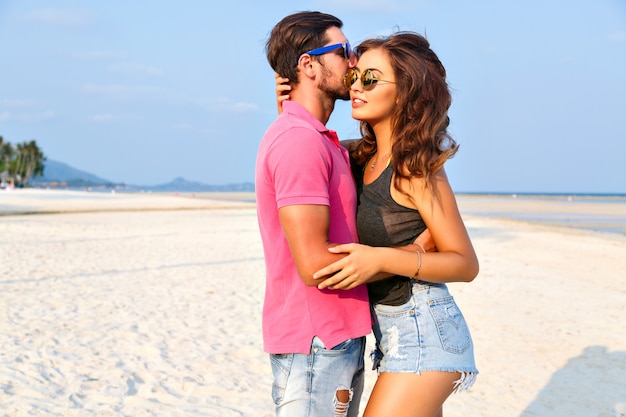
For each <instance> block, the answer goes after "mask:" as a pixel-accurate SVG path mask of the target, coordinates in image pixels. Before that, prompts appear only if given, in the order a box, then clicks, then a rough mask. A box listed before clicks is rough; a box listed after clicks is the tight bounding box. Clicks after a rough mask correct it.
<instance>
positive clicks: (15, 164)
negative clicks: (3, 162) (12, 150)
mask: <svg viewBox="0 0 626 417" xmlns="http://www.w3.org/2000/svg"><path fill="white" fill-rule="evenodd" d="M45 160H46V157H45V155H44V154H43V152H42V151H41V149H39V147H38V146H37V142H35V141H34V140H31V141H30V142H23V143H18V144H17V158H15V159H14V160H12V161H11V162H10V164H9V165H10V167H9V173H10V174H13V176H14V177H15V179H16V180H17V182H18V183H19V184H21V185H22V186H26V185H28V181H29V180H30V178H31V177H33V176H35V175H43V170H44V164H43V163H44V161H45Z"/></svg>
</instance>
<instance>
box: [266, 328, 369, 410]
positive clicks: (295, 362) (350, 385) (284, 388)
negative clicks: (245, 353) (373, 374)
mask: <svg viewBox="0 0 626 417" xmlns="http://www.w3.org/2000/svg"><path fill="white" fill-rule="evenodd" d="M364 353H365V337H361V338H357V339H349V340H346V341H345V342H343V343H341V344H339V345H337V346H335V347H333V348H331V349H326V347H325V346H324V344H323V343H322V341H321V340H320V339H319V338H317V337H315V338H313V341H312V343H311V352H310V353H309V354H308V355H303V354H298V353H287V354H280V355H276V354H271V355H270V360H271V363H272V373H273V375H274V383H273V385H272V398H273V399H274V404H275V405H276V416H277V417H326V416H327V417H357V416H358V414H359V402H360V401H361V395H362V394H363V385H364V378H365V375H364V367H365V361H364V358H363V355H364Z"/></svg>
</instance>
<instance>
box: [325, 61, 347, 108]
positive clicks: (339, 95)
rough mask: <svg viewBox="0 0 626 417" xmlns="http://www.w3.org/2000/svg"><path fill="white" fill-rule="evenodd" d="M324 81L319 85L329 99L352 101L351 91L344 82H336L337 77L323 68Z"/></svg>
mask: <svg viewBox="0 0 626 417" xmlns="http://www.w3.org/2000/svg"><path fill="white" fill-rule="evenodd" d="M322 77H323V78H322V80H321V82H320V85H319V89H320V91H321V92H322V93H323V94H325V95H326V96H327V97H328V98H330V99H332V100H333V101H334V100H344V101H347V100H350V90H349V89H348V88H346V86H345V85H343V80H336V79H334V78H335V75H334V74H333V73H332V72H331V71H328V70H327V69H326V68H325V67H322Z"/></svg>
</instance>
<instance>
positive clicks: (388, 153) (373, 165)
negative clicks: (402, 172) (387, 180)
mask: <svg viewBox="0 0 626 417" xmlns="http://www.w3.org/2000/svg"><path fill="white" fill-rule="evenodd" d="M390 154H391V152H387V153H386V154H384V155H383V158H385V157H387V156H389V155H390ZM376 162H378V157H376V159H374V163H372V165H371V166H370V171H373V170H374V167H375V166H376Z"/></svg>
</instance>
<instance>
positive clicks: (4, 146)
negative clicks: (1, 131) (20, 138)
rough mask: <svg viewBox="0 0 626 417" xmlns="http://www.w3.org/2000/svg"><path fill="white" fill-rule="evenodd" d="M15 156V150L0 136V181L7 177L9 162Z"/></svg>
mask: <svg viewBox="0 0 626 417" xmlns="http://www.w3.org/2000/svg"><path fill="white" fill-rule="evenodd" d="M13 156H15V149H14V148H13V145H11V144H10V143H9V142H5V141H4V138H3V137H2V136H0V180H2V179H5V178H8V177H9V175H10V174H9V165H10V164H9V162H10V161H11V159H13Z"/></svg>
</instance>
